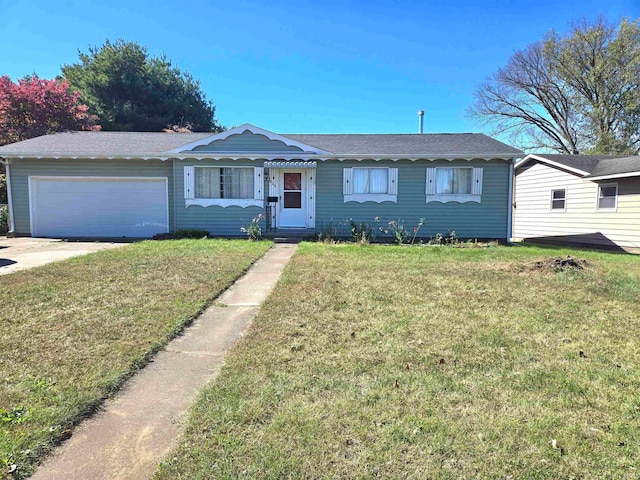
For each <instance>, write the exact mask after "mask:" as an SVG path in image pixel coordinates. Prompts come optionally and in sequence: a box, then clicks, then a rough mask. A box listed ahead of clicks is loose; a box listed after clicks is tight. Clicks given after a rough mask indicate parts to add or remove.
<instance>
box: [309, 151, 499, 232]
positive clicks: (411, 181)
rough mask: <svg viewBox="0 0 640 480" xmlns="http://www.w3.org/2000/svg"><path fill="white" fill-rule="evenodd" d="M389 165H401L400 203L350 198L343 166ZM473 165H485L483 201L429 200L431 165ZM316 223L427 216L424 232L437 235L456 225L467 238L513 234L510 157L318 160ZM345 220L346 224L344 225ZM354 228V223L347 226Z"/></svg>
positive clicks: (407, 222) (409, 220) (412, 221)
mask: <svg viewBox="0 0 640 480" xmlns="http://www.w3.org/2000/svg"><path fill="white" fill-rule="evenodd" d="M365 166H384V167H396V168H398V203H392V202H384V203H374V202H366V203H356V202H348V203H344V200H343V194H342V170H343V168H345V167H365ZM437 166H441V167H446V166H473V167H482V168H483V188H482V201H481V203H479V204H477V203H463V204H461V203H444V204H443V203H438V202H433V203H426V196H425V185H426V168H427V167H437ZM316 179H317V184H316V198H317V203H316V219H317V220H316V228H317V229H318V230H320V229H321V228H322V227H323V226H326V225H328V224H329V223H331V224H332V226H333V227H336V226H338V228H343V229H344V228H345V227H344V226H346V225H347V224H348V222H349V219H350V218H353V219H354V220H355V221H357V222H366V223H369V224H374V218H375V217H378V218H379V219H380V222H379V223H377V225H378V226H385V225H386V224H387V223H388V222H389V221H390V220H396V221H401V222H403V223H404V226H405V228H411V229H413V227H414V226H416V225H417V223H418V222H419V220H420V218H425V219H426V222H425V224H424V226H423V227H422V228H421V230H420V236H424V237H429V236H435V235H436V234H437V233H439V232H440V233H446V232H447V231H450V230H455V232H456V234H457V235H458V236H459V237H461V238H496V239H505V238H506V236H507V209H508V203H509V201H508V190H509V163H508V162H506V161H504V160H492V161H485V160H473V161H466V160H454V161H451V162H449V161H446V160H441V161H433V162H432V161H426V160H418V161H409V160H399V161H396V162H394V161H379V162H374V161H361V162H358V161H344V162H335V161H327V162H318V172H317V175H316ZM341 226H342V227H341ZM345 232H346V233H348V229H346V230H345Z"/></svg>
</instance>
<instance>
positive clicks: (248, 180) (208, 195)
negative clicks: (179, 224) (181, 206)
mask: <svg viewBox="0 0 640 480" xmlns="http://www.w3.org/2000/svg"><path fill="white" fill-rule="evenodd" d="M263 171H264V169H263V168H262V167H223V166H221V167H218V166H186V167H184V181H185V191H184V193H185V201H186V206H187V207H188V206H190V205H200V206H203V207H207V206H211V205H219V206H222V207H226V206H231V205H237V206H241V207H247V206H251V205H255V206H262V204H263V203H264V202H263V200H264V196H263V193H262V190H263V188H264V180H263Z"/></svg>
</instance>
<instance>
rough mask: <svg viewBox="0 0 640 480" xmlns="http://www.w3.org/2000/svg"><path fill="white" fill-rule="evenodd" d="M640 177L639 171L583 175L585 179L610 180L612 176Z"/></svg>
mask: <svg viewBox="0 0 640 480" xmlns="http://www.w3.org/2000/svg"><path fill="white" fill-rule="evenodd" d="M628 177H640V171H638V172H627V173H612V174H610V175H596V176H593V177H584V179H585V180H611V179H614V178H628Z"/></svg>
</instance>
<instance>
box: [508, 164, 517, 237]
mask: <svg viewBox="0 0 640 480" xmlns="http://www.w3.org/2000/svg"><path fill="white" fill-rule="evenodd" d="M515 161H516V159H515V158H512V159H511V161H510V162H509V198H508V201H509V203H508V205H507V243H511V228H512V225H511V222H512V221H513V164H514V163H515Z"/></svg>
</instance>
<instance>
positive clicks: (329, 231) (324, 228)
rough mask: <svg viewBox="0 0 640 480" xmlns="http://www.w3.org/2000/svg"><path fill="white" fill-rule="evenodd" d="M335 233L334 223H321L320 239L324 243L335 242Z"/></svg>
mask: <svg viewBox="0 0 640 480" xmlns="http://www.w3.org/2000/svg"><path fill="white" fill-rule="evenodd" d="M334 237H335V233H334V230H333V224H332V223H331V222H329V223H328V224H326V225H324V224H321V225H320V233H318V240H319V241H320V242H322V243H334V242H335V238H334Z"/></svg>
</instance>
